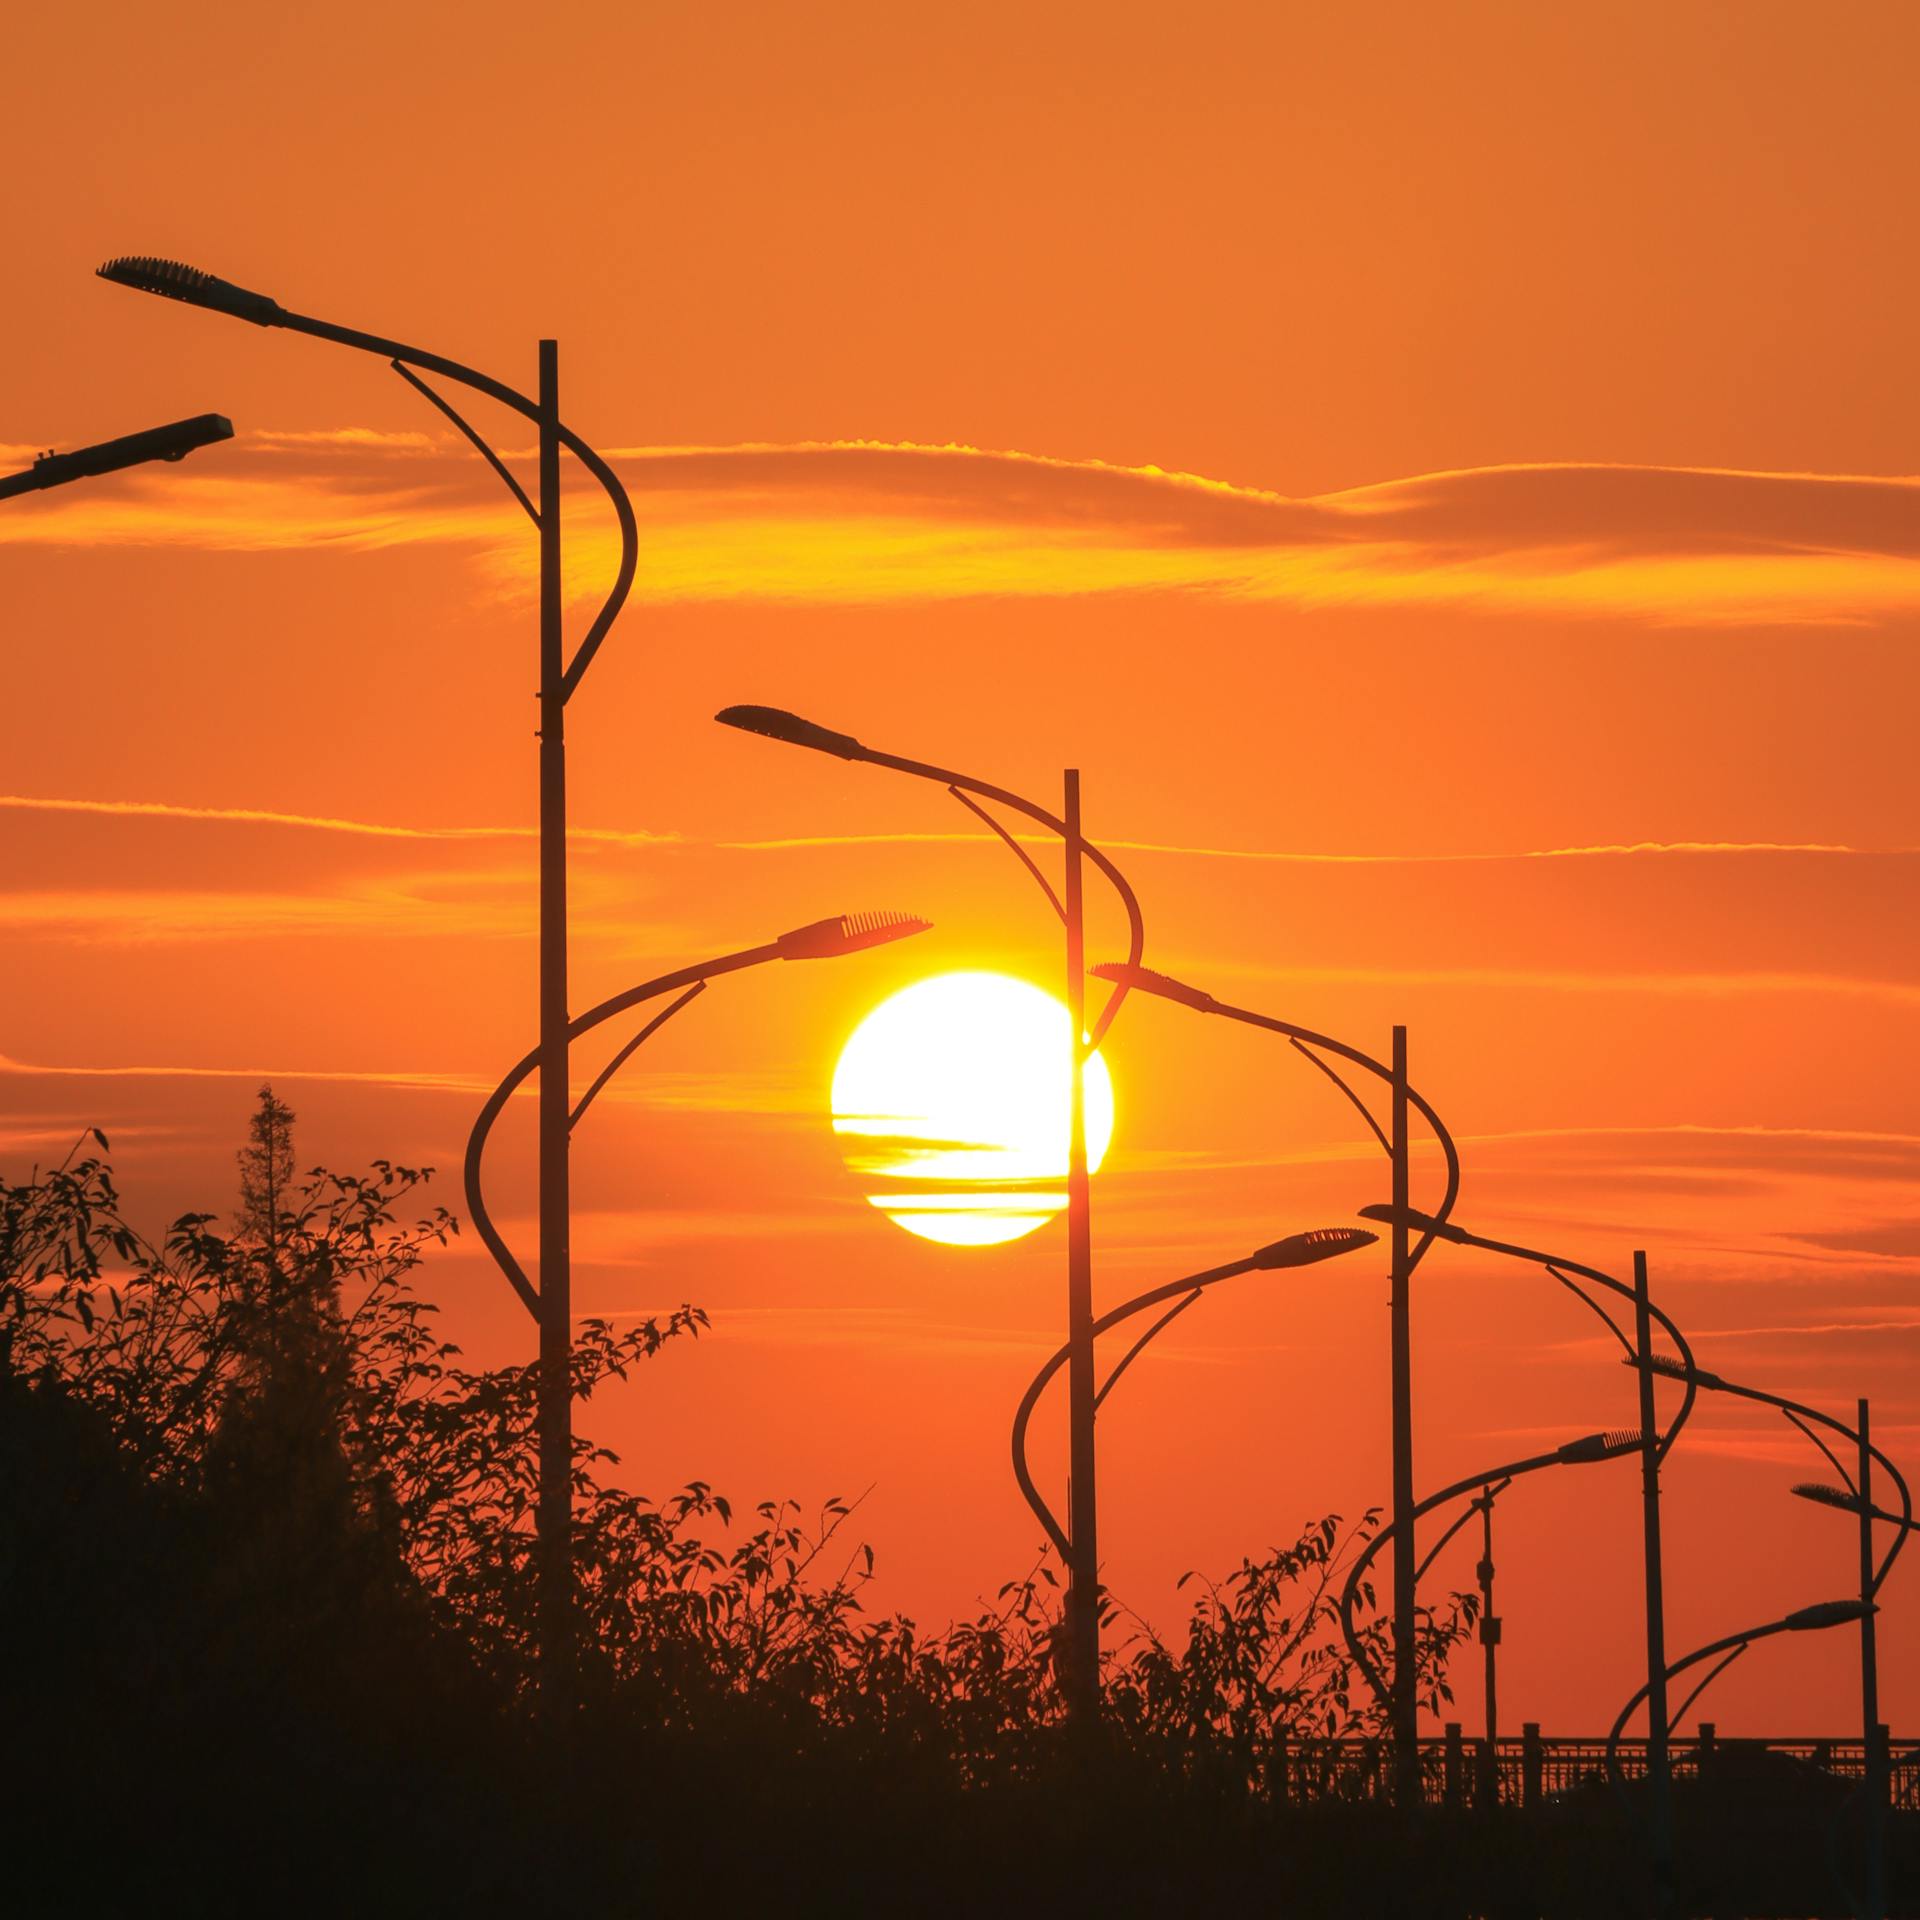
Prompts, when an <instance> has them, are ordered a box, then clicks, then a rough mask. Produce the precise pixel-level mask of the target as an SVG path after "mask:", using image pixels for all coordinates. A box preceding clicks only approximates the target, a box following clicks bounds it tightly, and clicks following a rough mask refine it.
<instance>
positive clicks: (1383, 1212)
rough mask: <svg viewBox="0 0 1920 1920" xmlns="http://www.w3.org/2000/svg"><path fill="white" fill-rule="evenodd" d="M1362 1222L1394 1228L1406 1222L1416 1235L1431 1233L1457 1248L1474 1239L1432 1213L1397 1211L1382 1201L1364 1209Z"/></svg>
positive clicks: (1408, 1210)
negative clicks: (1397, 1221)
mask: <svg viewBox="0 0 1920 1920" xmlns="http://www.w3.org/2000/svg"><path fill="white" fill-rule="evenodd" d="M1360 1218H1361V1219H1362V1220H1379V1221H1382V1222H1384V1223H1385V1224H1386V1225H1387V1226H1392V1225H1393V1223H1394V1222H1395V1221H1396V1220H1404V1221H1405V1222H1406V1223H1407V1225H1408V1226H1409V1227H1410V1228H1411V1229H1412V1230H1413V1231H1414V1232H1415V1233H1430V1234H1432V1235H1433V1237H1434V1238H1435V1239H1436V1240H1451V1241H1452V1242H1453V1243H1454V1244H1455V1245H1456V1246H1460V1245H1464V1244H1465V1243H1466V1242H1467V1241H1469V1240H1471V1239H1472V1238H1473V1235H1472V1234H1470V1233H1469V1232H1468V1231H1467V1230H1466V1228H1465V1227H1456V1226H1455V1225H1454V1224H1453V1223H1452V1221H1450V1220H1438V1219H1435V1218H1434V1216H1433V1215H1432V1214H1430V1213H1421V1212H1420V1211H1419V1210H1418V1209H1417V1208H1415V1207H1401V1208H1398V1209H1395V1208H1394V1207H1392V1206H1389V1205H1388V1204H1387V1203H1386V1202H1384V1201H1382V1202H1380V1203H1379V1204H1378V1205H1375V1206H1371V1207H1362V1208H1361V1209H1360Z"/></svg>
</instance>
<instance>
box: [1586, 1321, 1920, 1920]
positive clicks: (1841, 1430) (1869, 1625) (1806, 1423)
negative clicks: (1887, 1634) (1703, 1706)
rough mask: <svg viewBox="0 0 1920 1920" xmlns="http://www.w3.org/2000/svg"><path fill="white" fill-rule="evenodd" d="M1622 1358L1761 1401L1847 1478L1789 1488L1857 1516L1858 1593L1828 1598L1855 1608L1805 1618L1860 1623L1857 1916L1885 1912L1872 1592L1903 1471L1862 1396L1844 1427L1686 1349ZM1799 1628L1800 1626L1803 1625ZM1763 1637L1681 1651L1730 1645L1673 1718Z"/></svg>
mask: <svg viewBox="0 0 1920 1920" xmlns="http://www.w3.org/2000/svg"><path fill="white" fill-rule="evenodd" d="M1629 1364H1630V1365H1638V1366H1639V1367H1640V1370H1641V1377H1642V1379H1643V1380H1644V1379H1645V1378H1646V1376H1647V1375H1648V1374H1649V1373H1662V1374H1666V1375H1668V1376H1670V1377H1672V1378H1675V1379H1679V1378H1685V1379H1686V1380H1687V1382H1688V1385H1689V1386H1690V1387H1691V1386H1695V1385H1697V1386H1700V1387H1703V1388H1705V1389H1706V1391H1707V1392H1709V1393H1725V1394H1730V1395H1732V1396H1733V1397H1734V1398H1735V1399H1739V1400H1752V1401H1755V1402H1757V1403H1758V1404H1759V1405H1761V1406H1767V1407H1773V1408H1775V1409H1777V1410H1778V1411H1779V1412H1780V1413H1781V1414H1782V1415H1784V1416H1785V1418H1786V1419H1787V1420H1789V1421H1790V1422H1791V1423H1792V1424H1793V1425H1794V1426H1795V1427H1797V1428H1798V1429H1799V1430H1800V1431H1801V1432H1802V1433H1803V1434H1805V1435H1806V1437H1807V1438H1808V1439H1809V1440H1811V1441H1812V1442H1813V1444H1814V1445H1815V1446H1816V1447H1818V1448H1819V1449H1820V1451H1821V1452H1822V1453H1823V1454H1825V1455H1826V1457H1827V1460H1828V1461H1829V1462H1830V1463H1831V1465H1832V1466H1833V1469H1834V1471H1835V1472H1836V1473H1838V1474H1839V1475H1840V1477H1841V1479H1842V1480H1844V1481H1845V1482H1846V1483H1847V1484H1846V1487H1845V1489H1844V1490H1843V1489H1841V1488H1839V1487H1826V1486H1820V1485H1817V1484H1810V1483H1805V1482H1803V1483H1802V1484H1801V1485H1799V1486H1796V1487H1795V1488H1794V1489H1793V1491H1794V1492H1795V1493H1796V1494H1798V1495H1800V1497H1801V1498H1803V1499H1810V1500H1816V1501H1819V1502H1820V1503H1822V1504H1823V1505H1826V1506H1837V1507H1842V1508H1845V1509H1847V1510H1849V1511H1851V1512H1853V1513H1854V1514H1855V1515H1857V1517H1858V1519H1859V1523H1860V1527H1859V1535H1860V1597H1859V1599H1858V1600H1857V1601H1855V1602H1851V1603H1835V1604H1836V1605H1842V1604H1851V1605H1852V1606H1853V1607H1854V1608H1855V1609H1856V1610H1855V1611H1854V1612H1852V1613H1848V1614H1844V1615H1838V1616H1836V1617H1834V1618H1832V1619H1825V1620H1821V1621H1817V1622H1811V1623H1809V1624H1812V1625H1821V1626H1836V1625H1844V1624H1845V1622H1846V1621H1847V1620H1854V1619H1857V1620H1858V1621H1859V1622H1860V1713H1861V1719H1862V1722H1863V1727H1862V1733H1863V1738H1864V1742H1865V1745H1864V1748H1863V1752H1862V1767H1863V1771H1864V1773H1865V1776H1866V1777H1865V1782H1864V1785H1865V1791H1866V1798H1867V1810H1866V1813H1867V1817H1866V1829H1867V1831H1866V1859H1867V1886H1866V1892H1865V1896H1864V1900H1863V1915H1862V1920H1883V1916H1884V1915H1885V1912H1886V1798H1887V1783H1886V1778H1885V1756H1884V1755H1883V1754H1882V1753H1881V1751H1880V1680H1879V1657H1878V1650H1877V1647H1876V1635H1875V1631H1874V1616H1875V1614H1876V1613H1877V1612H1878V1606H1877V1604H1876V1603H1877V1601H1878V1598H1879V1594H1880V1589H1881V1588H1882V1587H1883V1586H1884V1585H1885V1584H1886V1580H1887V1576H1888V1574H1890V1573H1891V1572H1892V1571H1893V1563H1894V1561H1895V1560H1897V1559H1898V1558H1899V1557H1900V1550H1901V1549H1902V1548H1903V1547H1904V1546H1905V1545H1906V1543H1907V1536H1908V1534H1910V1533H1911V1532H1913V1531H1914V1519H1913V1498H1912V1495H1911V1494H1910V1493H1909V1491H1908V1489H1907V1482H1906V1476H1905V1475H1904V1474H1902V1473H1901V1471H1900V1469H1899V1468H1898V1467H1896V1466H1895V1465H1894V1464H1893V1462H1892V1461H1891V1460H1890V1459H1889V1458H1888V1457H1887V1455H1886V1454H1885V1453H1883V1452H1882V1451H1881V1449H1880V1448H1879V1447H1878V1446H1876V1445H1875V1444H1874V1442H1873V1438H1872V1435H1871V1432H1870V1430H1869V1422H1868V1412H1867V1403H1866V1401H1865V1400H1864V1399H1862V1400H1859V1401H1857V1402H1856V1403H1855V1406H1856V1412H1855V1418H1856V1420H1857V1421H1858V1425H1857V1426H1852V1427H1849V1426H1848V1425H1847V1424H1846V1423H1845V1422H1844V1421H1842V1420H1838V1419H1836V1418H1835V1417H1834V1416H1833V1415H1832V1414H1830V1413H1823V1412H1821V1410H1820V1409H1819V1408H1818V1407H1811V1406H1808V1405H1807V1404H1806V1403H1805V1402H1804V1401H1800V1400H1789V1399H1787V1398H1785V1397H1784V1396H1783V1395H1781V1394H1777V1393H1767V1392H1765V1391H1763V1390H1762V1389H1761V1388H1759V1387H1748V1386H1742V1385H1740V1384H1739V1383H1738V1382H1736V1381H1732V1380H1728V1379H1726V1378H1725V1377H1724V1376H1723V1375H1721V1374H1717V1373H1708V1372H1706V1371H1705V1370H1704V1369H1702V1368H1699V1367H1696V1366H1694V1365H1693V1364H1692V1357H1691V1356H1690V1355H1689V1356H1688V1360H1687V1365H1686V1367H1685V1369H1684V1370H1683V1369H1682V1368H1681V1367H1679V1366H1677V1365H1676V1364H1675V1363H1674V1362H1672V1361H1671V1360H1668V1359H1666V1358H1665V1357H1664V1356H1661V1355H1655V1356H1653V1357H1652V1358H1651V1359H1639V1358H1638V1357H1630V1359H1629ZM1816 1427H1824V1428H1825V1429H1826V1430H1827V1432H1829V1433H1832V1434H1836V1435H1838V1436H1839V1437H1840V1438H1841V1439H1842V1440H1846V1441H1849V1442H1851V1443H1852V1445H1853V1447H1854V1449H1855V1467H1854V1471H1853V1472H1852V1473H1849V1472H1848V1471H1847V1469H1846V1467H1845V1466H1843V1465H1842V1464H1841V1461H1840V1459H1839V1456H1838V1455H1836V1454H1835V1453H1834V1451H1833V1449H1832V1448H1831V1447H1829V1446H1828V1445H1827V1443H1826V1442H1825V1441H1824V1440H1822V1439H1821V1438H1820V1435H1819V1434H1818V1433H1817V1432H1815V1431H1814V1429H1815V1428H1816ZM1876 1461H1877V1462H1878V1463H1879V1465H1880V1466H1881V1468H1882V1469H1883V1470H1884V1471H1885V1472H1886V1474H1887V1476H1888V1478H1889V1479H1890V1480H1892V1482H1893V1484H1894V1487H1895V1489H1896V1490H1897V1491H1898V1493H1899V1495H1900V1512H1899V1513H1898V1514H1891V1513H1883V1512H1882V1511H1881V1510H1880V1509H1879V1508H1877V1507H1875V1506H1874V1504H1873V1468H1874V1464H1875V1462H1876ZM1876 1520H1887V1521H1891V1522H1892V1523H1893V1526H1894V1535H1893V1540H1892V1543H1891V1544H1890V1545H1889V1546H1888V1548H1887V1550H1886V1553H1885V1555H1884V1556H1882V1557H1881V1558H1880V1560H1879V1561H1878V1563H1877V1564H1876V1562H1875V1558H1874V1555H1875V1548H1874V1542H1873V1526H1874V1522H1875V1521H1876ZM1802 1611H1803V1613H1804V1612H1811V1611H1815V1610H1814V1609H1803V1610H1802ZM1798 1617H1799V1616H1795V1618H1798ZM1800 1630H1804V1628H1803V1629H1800ZM1767 1631H1779V1629H1778V1628H1777V1627H1776V1628H1772V1629H1768V1630H1767ZM1765 1637H1766V1635H1765V1632H1756V1633H1749V1634H1734V1635H1731V1636H1729V1637H1728V1638H1726V1639H1723V1640H1719V1641H1716V1642H1715V1643H1714V1645H1713V1646H1712V1647H1711V1648H1704V1649H1702V1650H1701V1651H1700V1652H1698V1653H1694V1654H1690V1655H1688V1657H1687V1659H1686V1660H1685V1661H1683V1662H1681V1663H1680V1664H1681V1665H1682V1666H1686V1665H1692V1664H1693V1663H1695V1662H1696V1661H1698V1660H1700V1659H1703V1658H1705V1657H1706V1655H1707V1654H1709V1653H1716V1652H1721V1651H1723V1650H1725V1649H1726V1648H1728V1647H1731V1648H1732V1652H1730V1653H1728V1654H1727V1657H1726V1659H1724V1660H1723V1661H1721V1663H1720V1665H1719V1666H1717V1667H1715V1668H1714V1669H1713V1670H1712V1672H1710V1673H1709V1674H1708V1675H1707V1677H1706V1679H1704V1680H1702V1681H1701V1682H1700V1684H1699V1686H1697V1687H1695V1688H1694V1690H1693V1692H1692V1693H1691V1694H1689V1695H1688V1696H1687V1700H1686V1702H1685V1704H1684V1705H1683V1706H1682V1707H1681V1709H1680V1713H1676V1714H1675V1715H1674V1720H1675V1721H1676V1722H1678V1720H1679V1719H1680V1717H1681V1714H1683V1713H1685V1711H1686V1708H1687V1707H1688V1706H1691V1705H1692V1704H1693V1702H1694V1701H1695V1700H1696V1699H1698V1698H1699V1696H1700V1694H1701V1693H1702V1692H1704V1691H1705V1689H1706V1688H1707V1687H1708V1685H1710V1684H1711V1682H1712V1681H1713V1680H1714V1679H1715V1678H1716V1677H1717V1676H1718V1675H1719V1674H1720V1673H1721V1672H1722V1671H1723V1670H1724V1669H1725V1668H1726V1667H1728V1666H1730V1665H1731V1664H1732V1663H1733V1662H1734V1661H1735V1660H1737V1659H1738V1658H1739V1657H1740V1655H1741V1654H1743V1653H1744V1652H1745V1651H1746V1650H1747V1643H1748V1642H1749V1641H1752V1640H1758V1639H1763V1638H1765ZM1668 1671H1669V1673H1674V1672H1678V1671H1679V1668H1678V1667H1674V1668H1670V1669H1669V1670H1668ZM1635 1698H1636V1700H1637V1699H1638V1698H1639V1696H1638V1695H1636V1696H1635ZM1633 1705H1634V1702H1633V1701H1629V1702H1628V1705H1627V1712H1628V1713H1631V1712H1632V1710H1633ZM1625 1718H1626V1715H1625V1714H1623V1715H1622V1716H1621V1720H1620V1722H1619V1723H1616V1730H1617V1726H1618V1725H1620V1724H1624V1722H1625ZM1614 1744H1615V1742H1614V1741H1613V1740H1612V1739H1610V1740H1609V1742H1608V1747H1607V1764H1608V1768H1609V1770H1610V1771H1611V1770H1613V1768H1614V1758H1613V1750H1614Z"/></svg>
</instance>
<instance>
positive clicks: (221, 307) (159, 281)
mask: <svg viewBox="0 0 1920 1920" xmlns="http://www.w3.org/2000/svg"><path fill="white" fill-rule="evenodd" d="M99 274H100V278H101V279H102V280H111V281H113V282H114V283H115V284H116V285H117V286H122V287H132V288H134V289H136V290H137V291H138V292H140V293H157V294H158V295H159V296H160V297H161V299H163V300H183V301H185V302H186V304H187V305H188V306H190V307H207V308H210V309H211V310H212V311H213V312H215V313H227V314H231V315H232V316H233V317H234V319H236V320H251V321H252V322H253V324H254V325H255V326H256V327H272V326H277V325H278V324H279V323H280V320H281V318H282V317H283V315H284V314H285V311H286V309H285V308H283V307H282V306H281V305H280V303H279V301H277V300H269V299H268V298H267V296H266V295H265V294H264V293H251V292H249V291H248V290H247V289H246V288H245V287H236V286H235V285H234V284H233V282H232V281H231V280H222V279H220V278H218V277H217V276H216V275H214V274H211V273H202V272H201V271H200V269H199V268H198V267H188V266H183V265H182V264H181V263H180V262H179V261H178V260H156V259H155V258H154V257H153V256H152V255H151V254H145V253H129V254H122V255H121V256H120V257H119V258H118V259H114V260H109V261H108V262H107V263H106V265H105V266H103V267H101V268H100V269H99Z"/></svg>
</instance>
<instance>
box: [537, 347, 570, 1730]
mask: <svg viewBox="0 0 1920 1920" xmlns="http://www.w3.org/2000/svg"><path fill="white" fill-rule="evenodd" d="M539 406H540V413H539V428H540V1385H539V1424H540V1500H539V1507H538V1513H537V1534H538V1541H537V1551H538V1555H539V1568H538V1597H539V1633H540V1684H541V1694H542V1699H543V1702H544V1704H545V1705H546V1707H547V1709H548V1710H549V1712H552V1713H561V1712H564V1711H566V1710H567V1709H568V1708H569V1707H570V1706H571V1705H572V1701H573V1666H574V1644H573V1542H572V1530H573V1419H572V1415H573V1407H572V1391H571V1382H570V1379H569V1372H570V1368H571V1362H572V1346H573V1341H572V1326H573V1300H572V1293H573V1287H572V1271H571V1251H570V1247H569V1231H568V1214H569V1199H570V1196H569V1194H568V1189H567V1116H568V1104H569V1103H568V1088H567V1024H568V1022H567V748H566V728H565V711H566V687H565V679H566V656H565V637H564V635H563V633H562V631H561V621H560V349H559V346H558V344H557V343H556V342H554V341H552V340H542V341H541V342H540V399H539Z"/></svg>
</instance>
